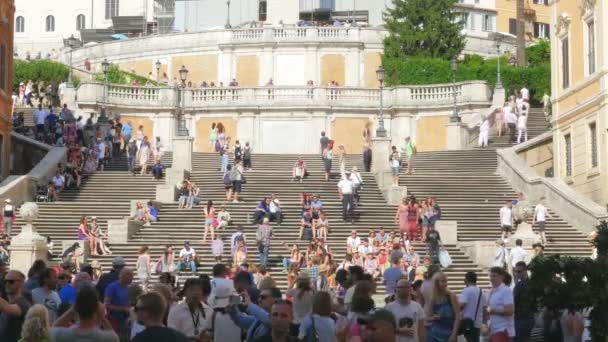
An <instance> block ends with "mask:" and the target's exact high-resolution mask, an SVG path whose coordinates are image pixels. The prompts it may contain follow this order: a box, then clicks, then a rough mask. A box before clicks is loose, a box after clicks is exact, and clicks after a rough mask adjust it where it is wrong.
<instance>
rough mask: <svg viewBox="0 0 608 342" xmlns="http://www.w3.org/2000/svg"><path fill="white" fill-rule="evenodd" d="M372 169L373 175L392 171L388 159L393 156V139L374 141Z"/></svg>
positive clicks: (375, 139) (376, 139) (374, 139)
mask: <svg viewBox="0 0 608 342" xmlns="http://www.w3.org/2000/svg"><path fill="white" fill-rule="evenodd" d="M371 148H372V168H371V171H372V172H373V173H377V172H380V171H390V169H391V167H390V164H389V163H388V158H389V156H390V154H391V138H388V137H387V138H373V139H372V146H371Z"/></svg>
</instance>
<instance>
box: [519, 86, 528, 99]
mask: <svg viewBox="0 0 608 342" xmlns="http://www.w3.org/2000/svg"><path fill="white" fill-rule="evenodd" d="M519 94H520V95H521V98H522V99H523V100H528V101H529V100H530V91H529V90H528V88H526V87H523V88H521V90H520V91H519Z"/></svg>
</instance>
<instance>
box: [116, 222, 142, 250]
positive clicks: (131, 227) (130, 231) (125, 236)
mask: <svg viewBox="0 0 608 342" xmlns="http://www.w3.org/2000/svg"><path fill="white" fill-rule="evenodd" d="M143 225H144V224H143V222H141V221H134V220H130V219H129V218H128V217H125V218H123V219H118V220H108V242H109V243H111V244H127V243H129V239H130V238H131V237H132V236H133V235H134V234H135V233H137V232H138V231H140V230H141V229H142V227H143Z"/></svg>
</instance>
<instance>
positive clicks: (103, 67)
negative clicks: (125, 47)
mask: <svg viewBox="0 0 608 342" xmlns="http://www.w3.org/2000/svg"><path fill="white" fill-rule="evenodd" d="M109 67H110V63H109V62H108V60H107V59H104V60H103V62H101V71H102V72H103V104H102V106H101V114H100V115H99V118H98V119H97V122H98V123H106V122H107V121H108V117H107V116H106V103H107V102H108V68H109Z"/></svg>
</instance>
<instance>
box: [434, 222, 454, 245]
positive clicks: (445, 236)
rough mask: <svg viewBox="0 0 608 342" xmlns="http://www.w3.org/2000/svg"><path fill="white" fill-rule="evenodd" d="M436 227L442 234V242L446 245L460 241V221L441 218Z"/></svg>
mask: <svg viewBox="0 0 608 342" xmlns="http://www.w3.org/2000/svg"><path fill="white" fill-rule="evenodd" d="M435 229H436V230H437V231H438V232H439V235H440V236H441V242H443V244H445V245H455V244H457V243H458V221H446V220H439V221H437V222H436V223H435Z"/></svg>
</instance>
